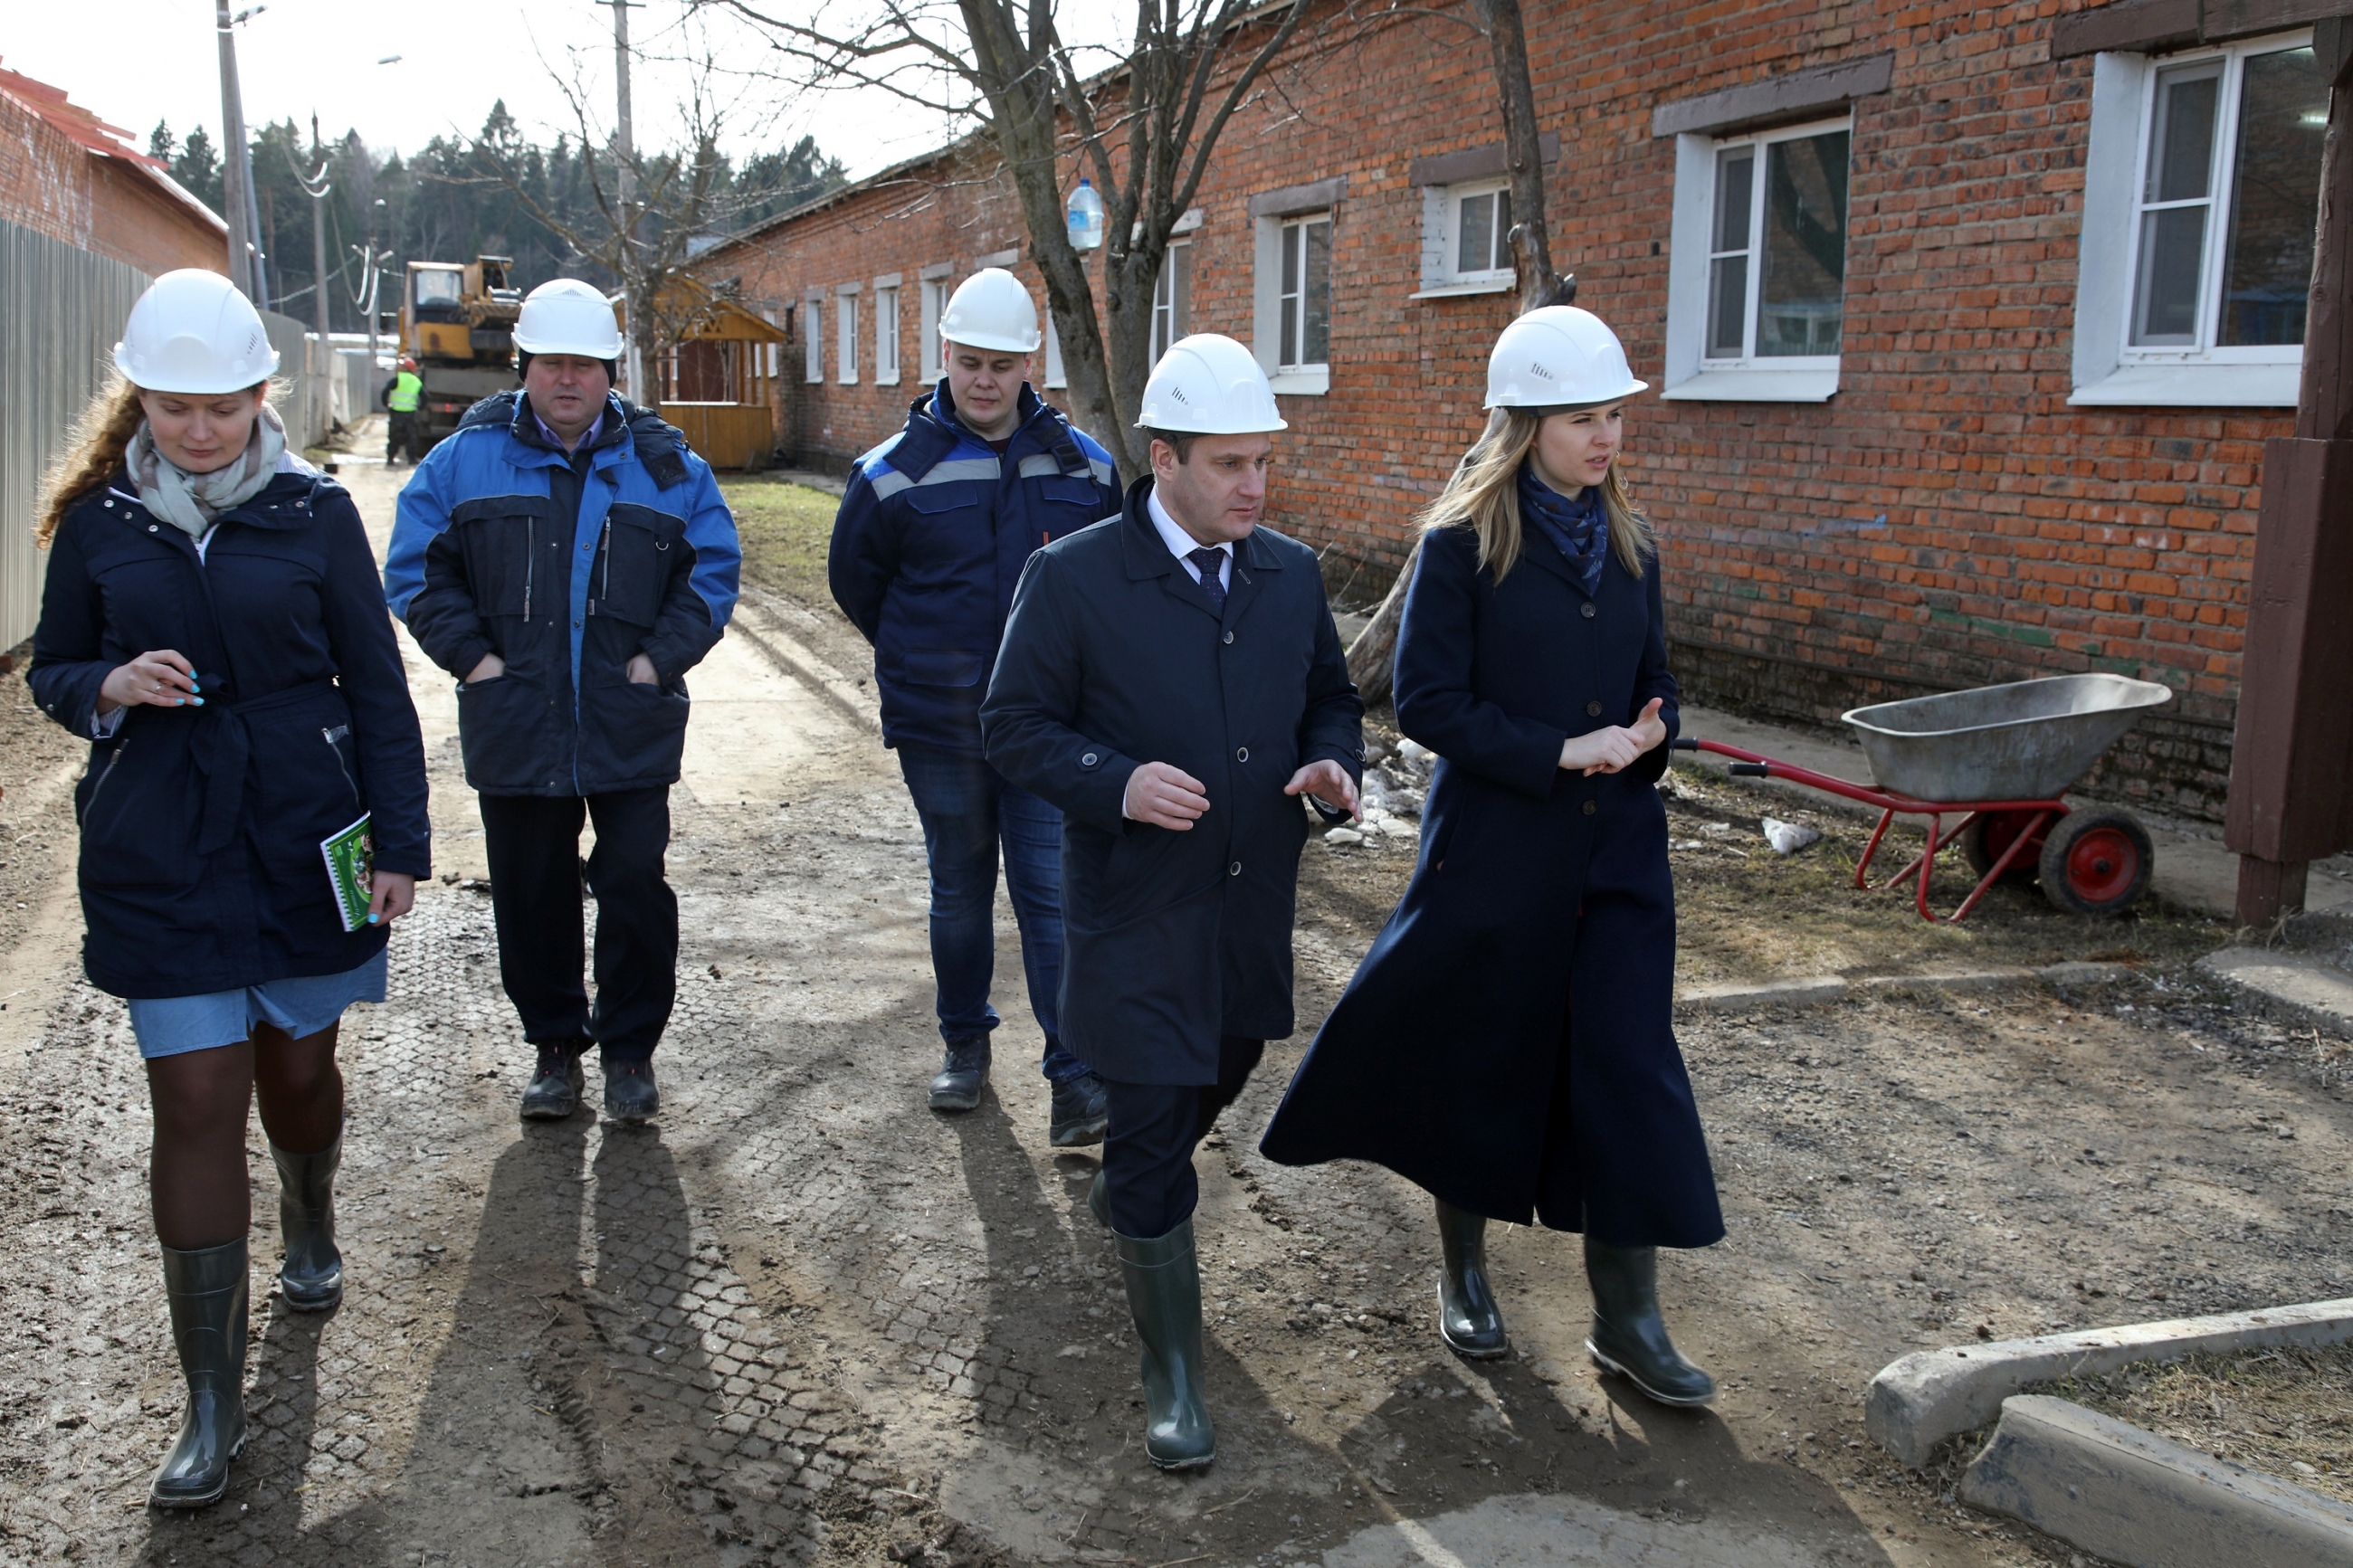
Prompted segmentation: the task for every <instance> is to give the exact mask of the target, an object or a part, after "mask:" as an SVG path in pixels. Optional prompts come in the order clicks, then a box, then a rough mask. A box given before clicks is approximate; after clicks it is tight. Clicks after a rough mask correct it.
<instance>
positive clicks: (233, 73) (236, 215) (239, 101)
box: [213, 0, 253, 299]
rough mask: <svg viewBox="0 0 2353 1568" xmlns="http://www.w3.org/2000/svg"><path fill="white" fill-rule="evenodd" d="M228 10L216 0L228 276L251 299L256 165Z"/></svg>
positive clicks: (235, 39) (214, 9)
mask: <svg viewBox="0 0 2353 1568" xmlns="http://www.w3.org/2000/svg"><path fill="white" fill-rule="evenodd" d="M233 26H235V24H234V23H233V22H232V21H231V20H230V17H229V14H228V0H213V27H214V30H215V32H216V33H217V34H218V35H219V41H220V79H221V140H222V141H223V142H227V146H225V147H223V148H222V149H221V189H222V191H223V192H224V193H225V194H226V195H227V206H228V211H227V212H226V213H224V214H222V215H221V216H224V217H226V218H227V219H228V280H229V281H230V282H231V283H233V284H235V285H236V286H237V289H238V291H239V292H241V293H243V294H244V295H245V296H246V297H247V298H248V299H251V298H252V297H253V260H252V256H251V253H250V252H248V250H247V248H246V247H247V246H248V245H249V244H251V242H252V237H253V186H252V183H251V181H252V175H253V165H252V164H250V163H248V162H246V157H245V102H244V99H243V97H242V96H241V95H240V94H239V92H238V90H237V36H236V35H235V34H234V33H233V32H231V31H230V28H231V27H233Z"/></svg>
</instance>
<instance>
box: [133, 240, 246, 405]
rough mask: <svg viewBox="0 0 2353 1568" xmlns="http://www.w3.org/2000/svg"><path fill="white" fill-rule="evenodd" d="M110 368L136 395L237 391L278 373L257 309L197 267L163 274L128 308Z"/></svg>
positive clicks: (214, 274) (230, 286)
mask: <svg viewBox="0 0 2353 1568" xmlns="http://www.w3.org/2000/svg"><path fill="white" fill-rule="evenodd" d="M114 368H115V369H117V370H119V371H121V373H122V377H123V379H124V380H125V381H128V382H129V383H130V384H132V385H133V386H135V387H138V388H139V389H140V390H142V392H183V393H191V394H194V395H196V396H200V397H209V396H212V395H216V394H219V393H224V392H243V391H244V390H245V389H246V388H247V387H248V386H255V385H259V384H260V383H262V382H265V381H268V380H269V378H270V377H271V376H272V375H274V374H277V371H278V351H277V350H276V349H273V348H271V347H270V346H269V331H268V329H266V328H264V327H263V326H262V324H261V312H260V311H259V310H255V309H254V308H253V301H251V300H248V299H247V298H246V297H245V296H244V295H242V294H240V293H238V292H237V286H236V285H235V284H233V283H231V282H230V281H229V280H228V279H226V278H224V277H222V276H221V275H220V274H219V273H217V272H207V271H206V270H205V269H204V268H200V267H188V268H181V269H180V270H179V271H177V272H166V273H164V276H162V277H161V278H158V279H155V281H154V282H153V283H151V284H149V285H148V286H147V292H145V293H144V294H142V295H140V296H139V302H138V303H137V304H135V305H133V306H132V307H131V320H130V321H126V322H125V323H123V327H122V341H121V342H119V343H117V344H115V345H114Z"/></svg>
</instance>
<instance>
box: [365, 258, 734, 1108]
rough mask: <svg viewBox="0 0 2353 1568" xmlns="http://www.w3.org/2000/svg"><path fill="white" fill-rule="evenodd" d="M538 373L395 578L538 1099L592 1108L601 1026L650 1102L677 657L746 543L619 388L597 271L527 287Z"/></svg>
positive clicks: (412, 512)
mask: <svg viewBox="0 0 2353 1568" xmlns="http://www.w3.org/2000/svg"><path fill="white" fill-rule="evenodd" d="M514 338H515V347H516V348H517V349H518V350H520V351H521V358H522V376H523V384H522V390H521V391H519V392H502V393H500V394H499V395H497V396H495V397H490V398H486V399H484V400H483V401H482V402H480V403H479V404H477V405H474V407H473V408H472V409H471V410H470V411H469V412H468V413H467V415H466V416H465V418H464V419H463V420H461V421H460V422H459V426H458V429H457V431H456V433H455V434H453V435H452V436H451V437H449V438H448V440H446V441H443V442H442V443H441V444H440V445H439V446H438V447H434V448H433V450H432V451H431V452H429V453H427V455H426V458H425V460H424V461H423V462H421V463H419V464H417V474H416V477H415V478H413V479H410V480H409V481H408V484H407V486H406V488H405V489H403V490H402V491H401V492H400V508H399V515H398V520H397V521H396V523H395V524H394V527H393V534H392V547H391V549H390V551H389V552H387V553H386V555H385V595H386V597H387V598H388V599H389V600H390V602H391V605H392V610H393V613H394V614H395V615H396V616H399V617H400V618H401V619H402V620H403V621H405V622H406V623H407V626H408V629H409V631H410V632H411V633H413V634H414V635H415V636H416V637H417V644H418V646H419V647H423V648H424V650H425V652H426V655H427V657H428V658H431V659H432V660H433V661H434V662H435V663H436V664H438V665H439V666H440V667H441V668H444V669H446V670H448V672H449V673H450V674H451V675H453V676H456V677H458V678H459V680H460V682H462V684H460V685H459V688H458V729H459V742H460V744H461V746H462V748H463V750H464V752H465V759H466V782H467V783H468V784H471V785H472V786H473V787H474V789H475V790H476V791H477V792H478V794H479V795H480V805H481V812H482V836H483V842H484V847H485V849H486V850H487V852H488V856H489V859H490V868H491V908H492V910H493V911H494V912H495V914H496V916H497V919H498V929H499V970H500V977H501V980H502V981H503V982H504V983H505V985H506V992H507V995H508V997H509V999H510V1000H512V1002H513V1003H514V1005H515V1011H516V1012H517V1013H518V1014H520V1015H521V1016H522V1030H523V1038H524V1039H526V1040H528V1041H530V1042H531V1043H532V1044H533V1045H535V1046H537V1047H539V1061H538V1065H537V1067H536V1068H534V1070H533V1074H532V1081H531V1084H530V1087H529V1088H528V1089H525V1090H524V1092H523V1097H522V1114H523V1116H525V1117H526V1118H531V1119H534V1120H538V1119H554V1118H561V1117H565V1116H569V1115H571V1114H572V1113H573V1111H574V1110H575V1109H576V1108H577V1106H578V1103H579V1098H580V1093H581V1089H582V1087H583V1075H582V1072H581V1067H580V1058H581V1055H582V1053H583V1052H585V1051H586V1049H587V1047H588V1046H589V1045H590V1044H591V1043H592V1042H593V1043H595V1044H596V1045H597V1046H598V1047H601V1055H602V1057H603V1062H604V1068H605V1110H606V1113H607V1115H609V1116H613V1117H616V1118H617V1119H620V1120H624V1121H636V1120H638V1119H640V1118H643V1117H645V1116H649V1115H651V1114H652V1113H653V1112H654V1111H655V1110H658V1109H659V1103H660V1100H659V1094H658V1093H657V1092H656V1089H655V1086H654V1076H653V1062H652V1058H653V1050H654V1046H655V1044H656V1043H657V1042H658V1041H659V1039H660V1038H661V1033H662V1028H663V1026H664V1025H666V1024H667V1023H668V1022H669V1021H670V1004H671V1001H672V999H673V997H674V995H675V994H676V991H677V968H678V900H677V897H676V896H675V895H674V894H673V893H672V892H671V891H670V884H669V882H668V881H667V880H666V879H665V878H664V876H663V868H662V857H663V854H664V852H665V851H666V850H667V849H668V847H669V845H670V785H671V784H675V783H676V782H677V781H678V776H679V759H680V755H681V752H682V750H683V748H684V746H685V742H686V716H687V697H686V682H685V680H684V679H683V677H684V676H685V674H686V672H687V671H688V670H690V669H691V668H694V666H695V665H696V664H698V663H699V662H701V660H702V657H703V656H704V655H705V654H707V653H709V652H710V651H711V649H712V646H713V645H715V644H716V643H717V642H718V641H719V638H720V635H721V633H722V631H723V629H724V628H725V626H726V625H727V616H728V613H729V612H730V611H731V610H732V609H733V607H734V604H735V597H736V577H737V571H738V568H739V566H740V564H741V561H742V555H741V552H740V551H739V549H738V546H737V543H736V538H735V521H734V519H733V517H732V516H731V515H730V514H729V512H728V510H727V506H726V503H725V502H724V501H723V500H721V499H720V496H719V487H718V486H717V485H716V484H715V483H713V482H712V477H711V469H710V467H709V465H707V464H706V463H704V462H703V460H702V458H698V457H696V456H695V455H694V454H693V453H692V452H691V451H689V450H688V449H687V446H686V441H685V438H684V437H681V435H680V434H679V433H678V432H677V431H676V430H674V429H672V428H670V426H668V425H665V424H663V423H662V421H661V420H660V418H659V416H656V415H655V414H653V413H652V412H651V411H649V410H647V409H643V408H634V407H631V406H630V405H627V404H625V403H623V402H622V401H621V400H620V399H619V398H618V397H617V396H615V395H613V392H612V384H613V366H612V362H613V360H614V359H615V357H616V356H617V355H618V354H619V353H620V352H621V338H620V331H619V327H618V325H617V322H616V321H615V320H614V317H613V311H612V307H611V306H610V305H608V304H607V303H606V301H605V299H604V297H603V296H602V295H601V294H599V293H597V291H596V289H593V288H590V287H589V286H588V285H586V284H585V283H580V282H576V281H575V280H572V279H559V280H557V281H555V282H553V283H547V284H543V285H542V286H541V287H540V288H538V289H534V290H533V292H532V295H531V297H530V298H529V299H528V300H525V301H524V302H523V309H522V320H521V321H519V322H517V323H516V326H515V334H514ZM584 816H585V817H586V818H593V819H594V820H595V822H596V849H595V851H594V852H593V853H591V854H590V856H589V857H588V861H587V884H588V890H589V891H590V892H592V893H594V894H595V895H596V1009H595V1012H594V1014H593V1015H592V1014H591V1012H590V1010H589V1006H588V997H587V992H586V986H585V985H584V984H583V983H582V976H581V957H582V954H581V948H582V909H581V866H580V859H579V855H580V830H581V826H582V823H583V821H584Z"/></svg>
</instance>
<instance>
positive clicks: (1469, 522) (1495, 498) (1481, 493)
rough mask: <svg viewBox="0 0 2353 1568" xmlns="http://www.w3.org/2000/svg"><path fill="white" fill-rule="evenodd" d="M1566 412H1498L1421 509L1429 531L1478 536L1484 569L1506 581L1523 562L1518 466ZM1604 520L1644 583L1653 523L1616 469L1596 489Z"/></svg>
mask: <svg viewBox="0 0 2353 1568" xmlns="http://www.w3.org/2000/svg"><path fill="white" fill-rule="evenodd" d="M1568 412H1570V410H1567V409H1564V408H1498V409H1496V410H1495V411H1494V413H1493V415H1491V416H1489V417H1488V420H1487V428H1486V430H1485V431H1484V432H1483V433H1482V435H1481V436H1480V437H1479V439H1478V441H1477V443H1476V444H1475V445H1473V446H1472V448H1471V450H1470V451H1468V452H1467V453H1465V454H1463V458H1462V461H1461V463H1460V464H1459V465H1457V467H1456V468H1455V470H1454V477H1453V478H1452V479H1448V480H1447V481H1446V488H1445V489H1443V490H1441V491H1440V492H1439V496H1438V499H1437V500H1434V501H1431V502H1430V504H1429V505H1428V506H1426V507H1424V508H1422V510H1421V516H1420V517H1419V519H1418V520H1417V521H1419V523H1420V524H1421V526H1422V527H1423V529H1425V530H1428V529H1433V528H1458V527H1459V528H1468V529H1469V530H1471V531H1472V532H1473V533H1475V534H1477V535H1478V536H1479V564H1480V565H1482V566H1484V567H1486V568H1487V569H1488V570H1489V571H1491V572H1493V574H1494V578H1495V581H1496V582H1498V583H1500V582H1502V581H1503V580H1504V577H1505V576H1506V575H1508V574H1510V572H1511V570H1512V568H1513V567H1514V566H1515V565H1517V564H1518V563H1519V559H1520V540H1521V523H1520V484H1519V479H1520V465H1521V464H1522V463H1524V462H1525V461H1526V460H1527V457H1528V450H1529V448H1530V447H1534V446H1535V444H1536V432H1537V430H1538V429H1540V428H1542V426H1543V425H1544V422H1545V420H1546V418H1547V417H1548V416H1552V415H1555V414H1565V413H1568ZM1598 488H1599V489H1600V491H1601V510H1602V514H1603V515H1604V516H1605V517H1607V518H1608V519H1609V548H1610V550H1611V551H1612V552H1614V553H1615V554H1616V555H1617V557H1618V560H1619V563H1620V564H1621V565H1623V566H1624V567H1625V568H1626V570H1627V571H1629V572H1630V573H1632V574H1634V575H1635V576H1637V577H1640V576H1641V574H1642V568H1643V563H1644V562H1645V561H1647V560H1648V559H1650V558H1651V556H1654V555H1656V554H1657V553H1658V542H1657V540H1656V538H1655V537H1654V536H1653V535H1652V533H1651V521H1650V519H1649V518H1647V517H1645V516H1643V515H1642V513H1641V511H1639V510H1636V509H1635V506H1634V501H1633V498H1632V497H1630V496H1629V495H1628V494H1627V493H1626V486H1625V484H1624V482H1623V481H1622V480H1620V479H1619V477H1618V468H1617V465H1616V464H1614V463H1613V464H1611V465H1610V468H1609V473H1608V475H1606V476H1605V477H1604V478H1603V479H1602V481H1601V483H1600V485H1599V487H1598Z"/></svg>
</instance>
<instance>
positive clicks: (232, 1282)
mask: <svg viewBox="0 0 2353 1568" xmlns="http://www.w3.org/2000/svg"><path fill="white" fill-rule="evenodd" d="M246 1268H247V1258H246V1245H245V1238H244V1237H238V1238H237V1240H235V1241H231V1242H227V1243H225V1244H223V1245H222V1246H219V1247H199V1248H197V1249H196V1250H195V1251H193V1252H181V1251H178V1250H176V1249H175V1248H173V1247H165V1248H164V1295H165V1296H166V1297H167V1298H168V1299H169V1300H170V1301H171V1304H172V1339H173V1341H174V1343H175V1344H177V1345H178V1347H179V1351H180V1370H181V1371H182V1372H183V1373H186V1375H187V1379H188V1409H187V1414H186V1415H184V1416H182V1417H181V1418H180V1436H179V1438H178V1440H177V1441H175V1442H174V1443H173V1445H172V1451H171V1452H170V1453H168V1454H166V1455H164V1467H163V1468H161V1469H159V1470H157V1471H156V1472H155V1480H154V1484H153V1486H151V1487H149V1488H148V1490H147V1497H148V1500H149V1501H151V1502H153V1504H154V1505H155V1506H156V1507H157V1508H202V1507H204V1506H205V1505H206V1503H211V1502H218V1501H219V1500H220V1496H221V1493H223V1492H225V1491H227V1489H228V1466H229V1461H230V1460H231V1459H234V1458H237V1453H238V1451H239V1450H240V1449H242V1448H243V1447H245V1304H246V1303H245V1289H246V1287H245V1275H246Z"/></svg>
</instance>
